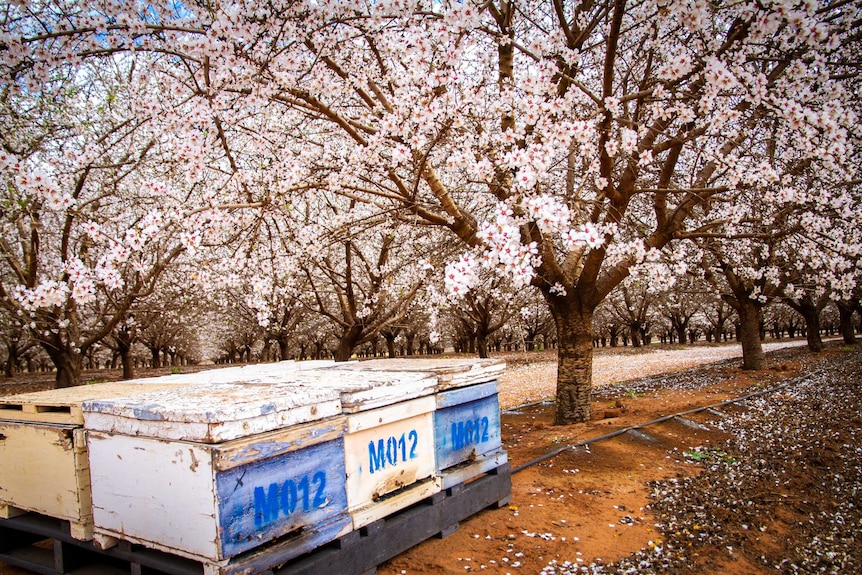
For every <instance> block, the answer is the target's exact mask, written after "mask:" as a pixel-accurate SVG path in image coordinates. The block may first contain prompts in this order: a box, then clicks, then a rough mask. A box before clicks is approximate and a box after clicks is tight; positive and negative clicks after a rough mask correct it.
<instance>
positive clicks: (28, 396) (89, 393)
mask: <svg viewBox="0 0 862 575" xmlns="http://www.w3.org/2000/svg"><path fill="white" fill-rule="evenodd" d="M173 387H174V386H173V385H169V384H164V383H161V384H138V383H129V382H108V383H94V384H91V385H77V386H74V387H65V388H62V389H49V390H45V391H35V392H32V393H19V394H17V395H5V396H0V419H9V420H15V421H36V422H40V423H63V424H77V425H81V424H83V423H84V419H83V413H82V410H81V405H82V404H83V403H84V402H85V401H90V400H98V399H108V398H114V397H129V396H133V395H136V394H140V393H148V392H152V391H158V390H162V389H171V388H173Z"/></svg>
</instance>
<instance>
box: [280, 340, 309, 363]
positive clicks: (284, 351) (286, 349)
mask: <svg viewBox="0 0 862 575" xmlns="http://www.w3.org/2000/svg"><path fill="white" fill-rule="evenodd" d="M275 341H276V343H278V357H279V359H280V360H281V361H286V360H287V359H290V338H288V337H287V336H286V335H278V336H276V338H275ZM302 355H303V356H305V349H304V348H303V349H302Z"/></svg>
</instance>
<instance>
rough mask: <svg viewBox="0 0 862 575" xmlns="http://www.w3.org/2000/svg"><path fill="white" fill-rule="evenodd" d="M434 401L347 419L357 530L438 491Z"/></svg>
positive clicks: (349, 487)
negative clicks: (435, 461) (435, 462)
mask: <svg viewBox="0 0 862 575" xmlns="http://www.w3.org/2000/svg"><path fill="white" fill-rule="evenodd" d="M434 404H435V402H434V397H433V396H430V395H429V396H426V397H420V398H418V399H411V400H408V401H403V402H399V403H394V404H392V405H389V406H386V407H378V408H376V409H371V410H368V411H362V412H357V413H352V414H348V415H347V416H346V417H347V435H345V436H344V462H345V467H346V469H347V505H348V510H349V511H350V515H351V516H352V517H353V528H354V529H359V528H360V527H363V526H365V525H368V524H369V523H372V522H374V521H376V520H378V519H382V518H383V517H386V516H387V515H391V514H392V513H394V512H396V511H398V510H400V509H403V508H405V507H408V506H410V505H412V504H413V503H416V502H418V501H421V500H422V499H425V498H426V497H429V496H430V495H433V494H434V493H436V492H438V491H439V490H440V485H439V484H438V483H437V482H436V481H435V479H436V478H435V475H434V470H435V467H434V416H433V411H434Z"/></svg>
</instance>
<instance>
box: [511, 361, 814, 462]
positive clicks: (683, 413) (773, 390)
mask: <svg viewBox="0 0 862 575" xmlns="http://www.w3.org/2000/svg"><path fill="white" fill-rule="evenodd" d="M823 371H825V369H820V370H817V371H813V372H811V373H807V374H805V375H803V376H800V377H797V378H794V379H791V380H788V381H785V382H784V383H781V384H779V385H776V386H775V387H771V388H769V389H763V390H760V391H755V392H752V393H748V394H746V395H742V396H740V397H736V398H733V399H726V400H724V401H721V402H719V403H713V404H711V405H704V406H703V407H696V408H694V409H689V410H686V411H680V412H678V413H673V414H671V415H664V416H662V417H659V418H658V419H653V420H652V421H647V422H645V423H638V424H636V425H631V426H629V427H623V428H620V429H617V430H615V431H611V432H610V433H605V434H604V435H599V436H598V437H591V438H589V439H584V440H583V441H578V442H577V443H569V444H567V445H563V446H561V447H558V448H556V449H554V450H552V451H549V452H547V453H544V454H542V455H540V456H539V457H536V458H534V459H531V460H529V461H527V462H525V463H522V464H521V465H518V466H516V467H513V468H512V473H513V474H514V473H518V472H520V471H523V470H524V469H526V468H528V467H532V466H533V465H537V464H539V463H542V462H544V461H547V460H549V459H551V458H553V457H556V456H557V455H559V454H561V453H563V452H564V451H569V450H573V449H577V448H579V447H586V446H587V445H590V444H591V443H596V442H598V441H603V440H605V439H611V438H613V437H616V436H618V435H622V434H624V433H628V432H629V431H635V430H639V429H643V428H644V427H649V426H650V425H656V424H659V423H664V422H665V421H669V420H671V419H674V418H676V417H684V416H686V415H691V414H692V413H700V412H701V411H706V410H708V409H717V408H720V407H724V406H727V405H732V404H734V403H740V402H743V401H747V400H749V399H753V398H755V397H760V396H763V395H768V394H772V393H777V392H778V391H781V390H782V389H784V388H786V387H789V386H791V385H797V384H799V383H801V382H802V381H804V380H806V379H810V378H812V377H813V376H815V375H817V374H819V373H821V372H823ZM539 403H545V402H537V403H535V404H529V405H538V404H539ZM521 407H526V406H521ZM515 409H519V408H513V409H512V410H507V412H510V411H514V410H515Z"/></svg>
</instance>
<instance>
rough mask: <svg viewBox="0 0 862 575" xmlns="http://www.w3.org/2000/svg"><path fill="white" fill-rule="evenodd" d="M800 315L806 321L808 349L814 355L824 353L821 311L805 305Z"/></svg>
mask: <svg viewBox="0 0 862 575" xmlns="http://www.w3.org/2000/svg"><path fill="white" fill-rule="evenodd" d="M800 313H801V314H802V317H803V318H804V319H805V327H806V330H805V337H806V339H807V340H808V349H809V350H811V351H812V352H814V353H820V352H821V351H823V340H822V339H821V338H820V311H819V310H818V309H817V308H816V307H814V306H808V305H803V306H802V309H801V310H800Z"/></svg>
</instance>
